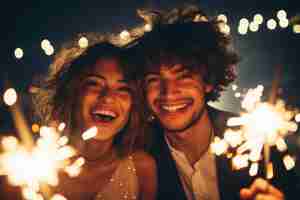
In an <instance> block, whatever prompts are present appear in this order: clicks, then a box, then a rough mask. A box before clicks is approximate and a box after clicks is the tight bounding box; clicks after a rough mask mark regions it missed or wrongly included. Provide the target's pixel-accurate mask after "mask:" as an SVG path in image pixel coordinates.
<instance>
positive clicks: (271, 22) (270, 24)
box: [267, 19, 277, 30]
mask: <svg viewBox="0 0 300 200" xmlns="http://www.w3.org/2000/svg"><path fill="white" fill-rule="evenodd" d="M276 26H277V22H276V21H275V20H274V19H269V20H268V21H267V28H268V29H270V30H274V29H275V28H276Z"/></svg>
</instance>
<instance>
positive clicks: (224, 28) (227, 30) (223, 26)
mask: <svg viewBox="0 0 300 200" xmlns="http://www.w3.org/2000/svg"><path fill="white" fill-rule="evenodd" d="M219 28H220V31H221V32H222V33H224V34H226V35H229V34H230V26H229V25H228V24H225V23H221V24H219Z"/></svg>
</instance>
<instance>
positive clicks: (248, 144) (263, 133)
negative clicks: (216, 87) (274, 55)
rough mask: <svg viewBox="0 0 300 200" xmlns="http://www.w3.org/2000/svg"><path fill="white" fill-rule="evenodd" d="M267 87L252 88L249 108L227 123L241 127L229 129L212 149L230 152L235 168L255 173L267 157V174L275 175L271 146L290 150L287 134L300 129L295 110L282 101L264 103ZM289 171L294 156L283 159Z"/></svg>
mask: <svg viewBox="0 0 300 200" xmlns="http://www.w3.org/2000/svg"><path fill="white" fill-rule="evenodd" d="M262 93H263V86H262V85H259V86H257V87H256V88H255V89H250V90H248V92H247V93H246V95H245V97H244V99H243V101H242V103H241V106H242V108H243V109H244V110H245V112H243V113H242V114H241V115H240V116H239V117H232V118H230V119H229V120H228V121H227V126H229V127H236V126H239V127H240V128H239V129H228V130H226V132H225V134H224V139H221V138H215V140H214V141H213V143H212V145H211V150H212V151H213V152H214V153H215V154H216V155H221V154H230V155H232V154H233V156H232V157H231V161H232V165H233V168H234V169H241V168H244V167H248V166H249V164H251V166H250V169H249V174H250V175H251V176H255V175H256V174H257V171H258V161H259V160H261V159H262V154H263V153H262V152H264V160H265V167H266V177H267V178H272V176H273V167H272V163H271V162H269V151H270V150H269V148H270V147H271V146H276V147H277V149H278V150H279V151H281V152H284V151H286V150H287V144H286V143H285V140H284V139H285V137H286V136H288V135H289V134H292V133H293V132H295V131H296V130H297V123H296V122H295V121H293V119H294V117H295V114H296V113H295V112H293V111H290V110H287V109H286V107H285V104H284V102H283V101H282V100H277V102H276V103H274V104H272V103H269V102H262V101H261V97H262ZM283 163H284V165H285V167H286V169H287V170H290V169H292V168H293V167H294V165H295V160H294V158H293V157H291V156H290V155H286V156H285V157H284V158H283Z"/></svg>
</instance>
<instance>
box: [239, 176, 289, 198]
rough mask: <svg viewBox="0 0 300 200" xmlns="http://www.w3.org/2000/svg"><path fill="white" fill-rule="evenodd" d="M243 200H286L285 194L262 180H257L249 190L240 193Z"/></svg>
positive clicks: (245, 189) (243, 189) (242, 190)
mask: <svg viewBox="0 0 300 200" xmlns="http://www.w3.org/2000/svg"><path fill="white" fill-rule="evenodd" d="M240 197H241V199H242V200H284V194H283V193H282V192H281V191H280V190H278V189H277V188H275V187H274V186H273V185H271V184H270V183H268V182H267V181H266V180H264V179H262V178H257V179H255V181H254V182H253V183H252V184H251V186H250V187H249V188H242V189H241V191H240Z"/></svg>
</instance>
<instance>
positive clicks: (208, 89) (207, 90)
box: [204, 84, 214, 93]
mask: <svg viewBox="0 0 300 200" xmlns="http://www.w3.org/2000/svg"><path fill="white" fill-rule="evenodd" d="M204 89H205V92H206V93H210V92H211V91H212V90H213V89H214V86H213V85H212V84H206V85H205V88H204Z"/></svg>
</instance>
